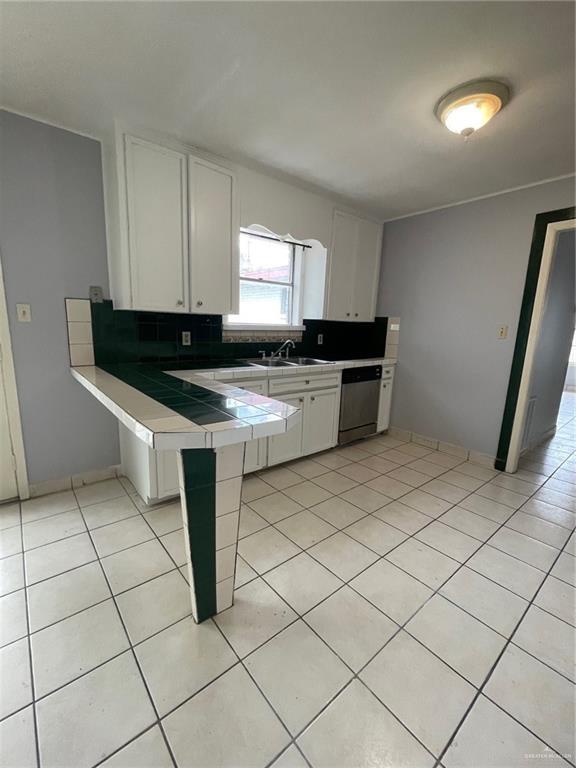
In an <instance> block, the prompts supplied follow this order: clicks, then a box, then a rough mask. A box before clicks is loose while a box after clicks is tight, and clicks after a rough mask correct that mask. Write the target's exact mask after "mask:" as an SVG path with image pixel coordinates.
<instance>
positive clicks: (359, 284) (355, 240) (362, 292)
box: [326, 211, 382, 322]
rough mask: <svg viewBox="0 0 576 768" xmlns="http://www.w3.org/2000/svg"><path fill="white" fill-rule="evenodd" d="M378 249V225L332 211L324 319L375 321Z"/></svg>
mask: <svg viewBox="0 0 576 768" xmlns="http://www.w3.org/2000/svg"><path fill="white" fill-rule="evenodd" d="M381 249H382V225H381V224H379V223H378V222H375V221H370V220H369V219H361V218H360V217H358V216H353V215H352V214H349V213H343V212H342V211H334V221H333V227H332V247H331V252H330V262H329V264H330V266H329V279H328V292H327V307H328V309H327V313H326V319H327V320H352V321H356V322H360V321H365V322H366V321H367V322H370V321H372V320H374V315H375V311H376V295H377V293H378V277H379V274H380V259H381V253H380V252H381Z"/></svg>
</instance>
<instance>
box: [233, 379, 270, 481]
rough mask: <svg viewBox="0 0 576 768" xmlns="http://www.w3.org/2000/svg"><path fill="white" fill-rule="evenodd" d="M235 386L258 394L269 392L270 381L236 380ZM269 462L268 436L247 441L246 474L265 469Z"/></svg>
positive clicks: (245, 455) (245, 454) (245, 452)
mask: <svg viewBox="0 0 576 768" xmlns="http://www.w3.org/2000/svg"><path fill="white" fill-rule="evenodd" d="M234 386H236V387H242V389H247V390H248V391H249V392H254V393H255V394H257V395H267V394H268V381H267V380H266V379H262V380H258V381H254V380H249V381H238V380H237V379H236V380H235V381H234ZM267 462H268V438H267V437H261V438H260V439H259V440H251V441H250V442H249V443H246V447H245V451H244V474H245V475H248V474H249V473H250V472H256V471H257V470H258V469H264V467H265V466H266V464H267Z"/></svg>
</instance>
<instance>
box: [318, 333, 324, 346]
mask: <svg viewBox="0 0 576 768" xmlns="http://www.w3.org/2000/svg"><path fill="white" fill-rule="evenodd" d="M318 344H324V334H323V333H319V334H318Z"/></svg>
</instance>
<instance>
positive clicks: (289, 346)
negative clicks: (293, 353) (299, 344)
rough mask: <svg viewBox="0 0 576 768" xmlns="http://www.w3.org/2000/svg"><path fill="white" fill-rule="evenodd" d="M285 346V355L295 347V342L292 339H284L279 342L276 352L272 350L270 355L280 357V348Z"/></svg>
mask: <svg viewBox="0 0 576 768" xmlns="http://www.w3.org/2000/svg"><path fill="white" fill-rule="evenodd" d="M284 347H286V357H288V356H289V355H290V350H291V349H295V348H296V344H294V342H293V341H292V339H286V340H285V341H283V342H282V344H280V346H279V347H278V349H277V350H276V352H272V354H271V355H270V357H282V350H283V349H284Z"/></svg>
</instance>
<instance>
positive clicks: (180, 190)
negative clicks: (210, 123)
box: [111, 134, 240, 315]
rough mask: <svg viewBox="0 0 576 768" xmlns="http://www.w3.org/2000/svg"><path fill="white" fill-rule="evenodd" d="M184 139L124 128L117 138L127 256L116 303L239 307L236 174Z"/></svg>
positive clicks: (222, 311)
mask: <svg viewBox="0 0 576 768" xmlns="http://www.w3.org/2000/svg"><path fill="white" fill-rule="evenodd" d="M179 146H180V145H176V147H174V146H173V145H172V146H171V147H170V148H169V147H166V146H163V145H161V144H158V143H155V142H151V141H147V140H144V139H141V138H136V137H134V136H131V135H129V134H122V136H121V140H119V141H118V143H117V152H118V161H117V162H118V172H117V175H118V181H119V200H120V218H119V224H120V227H119V229H120V238H119V242H120V243H121V245H120V248H119V249H118V253H117V254H116V255H115V256H114V258H118V259H119V260H120V263H118V264H113V265H111V266H112V268H111V274H112V275H123V276H125V277H123V278H122V280H117V281H114V280H113V286H112V292H113V296H112V297H113V299H114V300H115V303H116V306H118V307H121V308H123V309H141V310H151V311H160V312H196V313H200V314H218V315H226V314H231V313H234V312H237V311H238V294H239V281H238V268H239V264H238V258H239V257H238V238H239V234H240V226H239V215H238V206H237V196H238V190H237V182H236V177H235V174H234V173H233V171H231V170H230V169H228V168H225V167H223V166H220V165H216V164H214V163H212V162H210V161H208V160H205V159H204V158H200V157H197V156H195V155H191V154H190V153H189V152H188V151H187V150H186V148H185V147H182V151H179V149H178V147H179Z"/></svg>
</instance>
